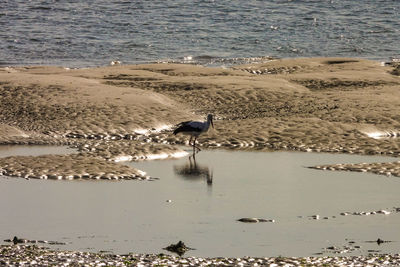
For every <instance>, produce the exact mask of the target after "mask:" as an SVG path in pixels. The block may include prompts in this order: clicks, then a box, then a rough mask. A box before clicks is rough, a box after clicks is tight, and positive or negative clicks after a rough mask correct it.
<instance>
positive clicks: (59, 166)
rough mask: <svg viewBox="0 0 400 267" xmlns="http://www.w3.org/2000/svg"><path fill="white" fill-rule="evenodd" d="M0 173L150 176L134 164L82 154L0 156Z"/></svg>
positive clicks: (34, 176) (67, 177)
mask: <svg viewBox="0 0 400 267" xmlns="http://www.w3.org/2000/svg"><path fill="white" fill-rule="evenodd" d="M0 166H1V167H0V174H1V175H5V176H11V177H22V178H27V179H29V178H31V179H53V180H74V179H97V180H99V179H104V180H133V179H139V180H142V179H150V177H148V176H146V173H144V172H142V171H140V170H137V169H135V168H132V167H129V166H126V165H121V164H117V163H114V162H108V161H105V160H103V159H98V158H94V157H87V156H85V155H81V154H70V155H41V156H10V157H5V158H0Z"/></svg>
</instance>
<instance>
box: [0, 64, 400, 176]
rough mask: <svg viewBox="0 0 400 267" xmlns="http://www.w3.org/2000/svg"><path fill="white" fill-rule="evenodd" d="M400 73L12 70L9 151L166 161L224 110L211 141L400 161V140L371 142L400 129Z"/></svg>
mask: <svg viewBox="0 0 400 267" xmlns="http://www.w3.org/2000/svg"><path fill="white" fill-rule="evenodd" d="M398 68H399V67H398V66H397V65H395V64H391V65H389V64H386V65H384V64H382V63H380V62H374V61H368V60H361V59H354V58H349V59H346V58H306V59H285V60H272V61H266V62H263V63H259V64H252V65H243V66H234V67H232V68H206V67H201V66H194V65H186V64H148V65H129V66H123V65H121V66H111V67H99V68H90V69H68V68H61V67H46V66H34V67H15V68H11V67H7V68H2V69H0V95H1V98H2V101H1V103H0V111H1V112H0V114H1V115H0V144H56V145H70V146H73V147H78V148H80V151H81V153H82V154H83V155H84V156H87V157H97V158H101V159H104V160H114V161H120V160H132V159H133V160H135V159H146V158H147V159H151V158H165V157H169V156H174V155H175V156H176V155H183V154H184V153H183V152H182V150H181V149H178V148H176V147H175V146H173V145H175V144H187V138H185V137H183V136H173V135H172V134H171V130H170V129H171V127H173V125H175V124H177V123H179V122H180V121H183V120H189V119H202V118H204V116H205V115H206V114H207V113H213V114H214V115H215V117H216V118H217V120H216V121H215V130H211V131H210V132H209V133H208V134H207V135H204V136H202V137H201V138H199V143H200V146H203V147H211V148H212V147H217V148H218V147H222V148H233V149H266V150H297V151H316V152H320V151H321V152H336V153H358V154H382V155H391V156H398V155H399V153H400V142H399V141H398V140H399V139H398V138H391V139H390V138H382V139H376V138H371V136H372V135H374V134H375V135H377V134H378V135H379V134H381V135H383V136H387V137H389V136H393V135H397V134H398V133H400V117H399V115H398V114H400V108H399V105H398V103H399V100H400V93H399V90H398V89H399V87H400V77H399V76H398ZM126 140H131V141H130V142H127V141H126ZM132 140H133V141H132ZM149 155H151V156H149ZM41 160H47V159H41ZM52 160H54V159H52ZM63 160H66V161H69V162H72V159H67V158H64V159H63ZM35 162H36V161H34V160H31V161H30V162H29V164H28V165H32V164H35ZM48 163H52V162H48ZM2 164H4V162H3V163H1V164H0V165H2ZM393 164H394V165H395V167H394V168H398V167H399V166H398V165H400V164H398V163H393ZM0 167H1V166H0ZM391 167H392V166H391ZM32 168H34V166H32ZM132 171H134V170H132ZM9 173H13V172H9ZM396 173H397V172H393V174H396Z"/></svg>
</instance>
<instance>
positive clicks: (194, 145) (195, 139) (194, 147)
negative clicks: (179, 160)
mask: <svg viewBox="0 0 400 267" xmlns="http://www.w3.org/2000/svg"><path fill="white" fill-rule="evenodd" d="M196 141H197V136H195V137H194V142H193V150H195V149H196V148H197V149H198V151H197V152H199V151H201V149H200V147H198V146H196Z"/></svg>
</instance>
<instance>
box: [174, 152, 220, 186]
mask: <svg viewBox="0 0 400 267" xmlns="http://www.w3.org/2000/svg"><path fill="white" fill-rule="evenodd" d="M174 171H175V174H177V175H179V176H181V177H182V178H184V179H187V180H192V181H195V180H200V179H205V180H206V182H207V185H208V186H209V187H211V186H212V183H213V172H212V171H210V169H209V168H208V167H207V166H204V165H200V164H198V163H197V162H196V155H195V153H193V154H192V155H191V156H189V162H188V163H186V164H183V165H175V166H174Z"/></svg>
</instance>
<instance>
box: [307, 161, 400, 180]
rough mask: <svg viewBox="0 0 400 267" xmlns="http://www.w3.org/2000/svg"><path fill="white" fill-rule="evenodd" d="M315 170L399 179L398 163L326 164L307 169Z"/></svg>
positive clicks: (399, 169)
mask: <svg viewBox="0 0 400 267" xmlns="http://www.w3.org/2000/svg"><path fill="white" fill-rule="evenodd" d="M309 168H311V169H317V170H329V171H352V172H368V173H374V174H378V175H386V176H395V177H400V161H395V162H379V163H351V164H327V165H317V166H313V167H309Z"/></svg>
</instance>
